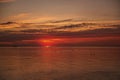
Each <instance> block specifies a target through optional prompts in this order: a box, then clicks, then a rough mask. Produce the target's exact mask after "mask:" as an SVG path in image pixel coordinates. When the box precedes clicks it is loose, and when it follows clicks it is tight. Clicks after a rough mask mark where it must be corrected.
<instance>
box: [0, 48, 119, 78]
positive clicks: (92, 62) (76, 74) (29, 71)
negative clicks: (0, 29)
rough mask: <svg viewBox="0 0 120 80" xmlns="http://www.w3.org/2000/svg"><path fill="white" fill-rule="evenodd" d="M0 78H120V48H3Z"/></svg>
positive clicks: (1, 49)
mask: <svg viewBox="0 0 120 80" xmlns="http://www.w3.org/2000/svg"><path fill="white" fill-rule="evenodd" d="M0 80H120V48H100V47H64V48H62V47H48V48H46V47H42V48H32V47H31V48H25V47H24V48H20V47H18V48H12V47H11V48H0Z"/></svg>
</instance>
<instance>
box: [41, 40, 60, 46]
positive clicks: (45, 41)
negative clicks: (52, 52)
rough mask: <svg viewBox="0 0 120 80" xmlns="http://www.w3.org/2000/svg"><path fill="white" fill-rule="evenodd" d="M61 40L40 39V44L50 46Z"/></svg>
mask: <svg viewBox="0 0 120 80" xmlns="http://www.w3.org/2000/svg"><path fill="white" fill-rule="evenodd" d="M60 41H62V40H61V39H41V40H40V44H42V46H45V47H51V46H54V45H55V44H57V43H59V42H60Z"/></svg>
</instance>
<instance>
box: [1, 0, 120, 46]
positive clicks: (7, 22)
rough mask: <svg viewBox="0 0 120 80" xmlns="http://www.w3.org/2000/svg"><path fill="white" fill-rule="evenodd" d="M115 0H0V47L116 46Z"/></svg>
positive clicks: (119, 35)
mask: <svg viewBox="0 0 120 80" xmlns="http://www.w3.org/2000/svg"><path fill="white" fill-rule="evenodd" d="M119 40H120V9H119V0H0V46H6V45H7V46H8V45H9V46H14V45H20V46H25V45H27V46H36V45H37V46H38V45H40V46H45V45H61V46H120V43H119Z"/></svg>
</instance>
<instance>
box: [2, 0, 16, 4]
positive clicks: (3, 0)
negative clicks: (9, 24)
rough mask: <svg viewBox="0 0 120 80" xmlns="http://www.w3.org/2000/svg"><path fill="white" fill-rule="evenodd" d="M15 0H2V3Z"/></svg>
mask: <svg viewBox="0 0 120 80" xmlns="http://www.w3.org/2000/svg"><path fill="white" fill-rule="evenodd" d="M13 1H15V0H0V3H7V2H13Z"/></svg>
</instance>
